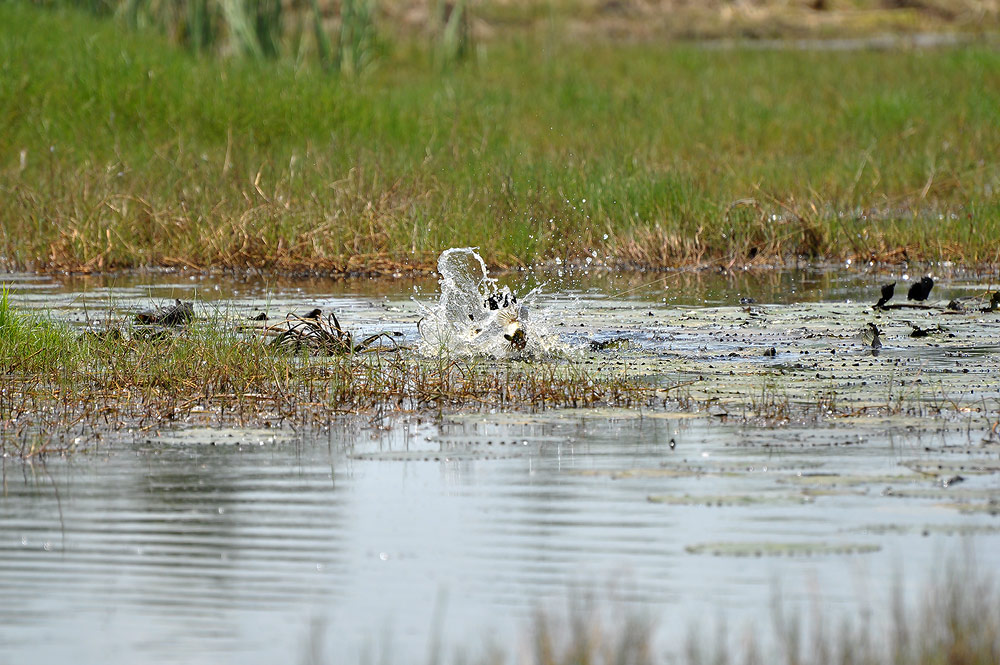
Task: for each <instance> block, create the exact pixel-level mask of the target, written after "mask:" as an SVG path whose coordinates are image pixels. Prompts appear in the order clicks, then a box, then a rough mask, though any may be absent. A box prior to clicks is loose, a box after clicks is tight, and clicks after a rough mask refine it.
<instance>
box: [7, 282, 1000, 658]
mask: <svg viewBox="0 0 1000 665" xmlns="http://www.w3.org/2000/svg"><path fill="white" fill-rule="evenodd" d="M909 277H910V276H907V278H909ZM502 279H503V280H504V281H506V282H507V283H510V284H512V285H513V286H514V287H515V288H516V289H519V290H522V291H523V290H528V289H530V288H531V287H533V286H535V285H537V284H538V283H544V285H543V286H542V288H541V289H540V291H539V292H538V294H537V296H536V298H535V300H536V303H535V305H534V306H535V307H536V308H537V311H538V312H541V314H538V315H540V316H544V317H547V320H548V321H549V323H550V329H551V330H553V331H555V332H554V334H556V335H558V337H559V339H560V340H561V341H562V342H563V343H564V344H565V345H566V346H567V347H568V348H570V349H580V353H582V354H587V353H589V352H588V351H586V347H587V345H588V344H589V343H590V342H591V341H600V340H607V339H614V338H623V339H628V340H630V346H629V347H628V349H626V350H624V351H609V352H607V353H609V354H616V355H615V356H614V357H615V358H616V359H617V360H616V362H621V363H623V364H624V365H625V366H629V367H632V368H633V369H635V371H638V372H639V373H641V374H644V375H646V376H648V377H649V380H650V381H653V382H663V383H664V384H665V385H669V384H671V383H672V382H685V381H687V380H688V379H691V377H697V378H699V379H702V380H706V379H705V377H706V376H707V377H708V379H707V380H711V379H712V377H715V378H716V379H717V383H716V384H714V387H713V388H712V389H711V390H715V391H716V392H718V393H719V396H718V399H715V398H714V397H713V398H712V399H705V400H704V401H703V402H700V404H702V406H700V407H699V406H697V404H698V402H697V400H696V399H695V397H697V396H693V397H692V399H695V403H696V405H695V406H693V407H691V408H686V409H680V408H666V407H659V408H656V407H649V408H642V409H574V410H550V411H541V412H521V411H512V412H498V411H497V410H495V409H489V408H483V409H481V410H475V411H471V412H463V413H452V414H448V413H445V414H443V415H439V414H414V413H411V414H398V415H392V416H388V417H385V418H379V419H373V418H371V417H369V416H364V415H361V416H337V417H335V418H334V419H333V420H332V422H331V423H330V426H329V427H328V428H322V429H309V430H299V431H297V430H295V429H294V428H291V427H287V426H286V427H281V428H268V429H258V430H243V429H236V428H232V427H222V426H220V427H213V426H208V427H206V426H204V425H197V426H191V425H185V424H183V423H178V424H177V425H176V426H174V427H171V428H165V429H160V430H158V431H148V432H140V431H126V432H118V433H116V434H114V435H113V436H112V435H109V436H108V437H106V438H105V439H103V440H102V441H101V442H100V443H99V444H95V445H94V446H92V447H91V449H90V450H89V451H87V452H85V453H80V454H75V455H71V456H68V457H55V456H50V457H47V458H44V459H36V460H33V461H30V462H25V461H21V460H18V459H16V458H13V457H10V456H5V457H4V458H3V460H2V471H3V475H2V491H0V594H2V597H3V598H4V602H3V603H0V664H2V663H19V662H74V663H133V662H137V661H138V662H146V663H170V662H178V663H180V662H183V663H230V662H232V663H237V662H239V663H274V662H330V663H356V662H373V663H374V662H392V663H412V662H419V663H427V662H453V661H454V659H455V657H456V654H464V655H465V656H467V657H468V658H469V659H470V660H472V661H473V662H477V659H479V658H481V657H483V656H484V655H485V654H489V653H491V652H493V651H495V650H500V651H502V652H503V653H505V654H507V657H508V658H509V659H511V660H514V659H516V658H517V657H518V656H519V655H521V654H523V653H524V652H525V651H526V650H527V649H529V648H530V635H531V628H532V625H533V622H535V621H536V617H537V612H538V611H543V612H546V613H547V614H548V615H549V616H555V617H559V616H563V617H564V616H566V615H567V614H572V613H573V610H572V609H569V610H568V609H567V607H568V606H570V605H573V603H579V602H581V601H580V599H581V598H587V597H592V598H594V599H597V603H598V606H599V607H601V608H602V611H603V612H605V613H607V614H608V615H609V616H610V617H611V618H610V619H608V620H610V621H614V619H615V618H616V617H621V616H626V615H630V616H641V617H643V618H646V619H648V620H650V621H651V622H652V624H653V625H654V626H655V627H656V644H657V649H660V650H662V652H663V653H664V654H667V655H670V654H674V655H677V654H680V653H682V652H683V647H684V644H685V641H686V640H687V639H688V638H689V637H690V636H691V635H692V634H693V633H697V634H701V635H703V636H705V637H706V638H707V639H709V640H714V639H717V637H718V635H719V633H718V631H717V626H719V625H720V623H721V622H725V625H726V626H728V628H729V631H728V632H727V634H728V635H729V638H728V639H731V640H735V641H737V642H738V641H739V640H741V639H743V637H744V636H746V635H755V636H757V637H758V641H759V642H761V643H763V644H766V643H767V635H768V634H769V632H770V631H769V627H770V620H769V612H770V610H769V608H771V607H772V606H773V604H774V602H775V600H776V599H780V600H781V602H782V603H783V604H784V605H785V607H788V608H791V609H792V611H793V612H799V611H801V612H802V613H803V615H805V614H809V613H816V612H819V613H821V614H823V615H824V616H826V617H829V618H830V619H836V620H839V619H840V618H841V617H845V616H847V617H854V616H860V615H861V613H863V612H868V613H869V615H870V616H874V617H875V620H876V621H878V620H880V619H879V617H888V615H889V610H888V608H889V607H890V606H891V604H892V602H893V598H894V597H895V596H894V594H899V593H902V594H903V596H904V598H906V599H908V600H912V601H916V600H917V598H918V597H919V596H920V594H921V593H923V591H924V590H925V589H926V588H927V584H928V582H929V581H934V580H935V579H938V578H940V576H941V575H943V574H944V573H943V572H942V571H943V570H944V569H945V568H946V567H947V562H948V561H949V560H950V559H951V558H952V557H955V556H963V557H968V556H969V555H970V553H971V554H972V555H973V557H974V558H975V559H976V561H977V565H979V566H981V567H982V568H983V569H991V568H994V569H995V567H996V566H997V565H998V564H1000V516H998V513H1000V503H998V500H1000V440H998V439H997V437H996V435H995V433H991V431H990V428H989V425H990V423H989V422H988V421H986V422H984V421H983V418H982V416H983V415H984V414H986V413H988V412H990V406H989V405H993V406H992V412H993V413H995V412H996V410H997V409H996V403H997V400H1000V392H998V391H1000V387H998V384H1000V378H998V376H1000V371H998V369H997V367H998V362H997V361H998V357H1000V347H998V346H997V341H996V340H997V332H1000V317H997V315H988V316H983V317H971V316H970V317H965V318H961V320H959V318H955V319H950V320H948V321H947V322H946V324H945V325H946V329H947V333H946V334H943V335H941V336H938V337H934V338H932V339H931V340H930V341H928V340H914V339H911V338H909V337H908V335H907V334H906V333H907V331H908V330H909V326H910V325H913V322H914V320H915V317H928V316H930V314H925V313H923V312H916V313H897V314H894V315H893V316H892V317H890V316H889V315H888V314H883V315H881V317H880V318H879V325H880V326H881V327H882V328H883V331H884V332H883V336H884V346H883V348H882V350H881V353H880V354H879V355H878V356H873V355H872V353H871V349H870V347H869V346H866V345H865V342H864V341H863V340H862V339H861V338H860V336H859V334H858V331H859V329H860V328H861V326H862V325H863V324H864V322H865V321H867V320H870V319H871V317H872V314H871V309H870V303H871V302H873V301H874V300H875V296H877V294H878V288H877V285H878V284H879V283H881V282H884V281H889V280H891V279H897V280H900V281H901V282H904V281H905V280H904V279H903V277H902V276H900V275H897V276H895V277H888V278H887V277H886V276H884V275H879V276H875V275H870V274H866V273H865V272H863V271H854V270H839V271H831V270H823V271H784V272H777V271H774V272H766V273H740V274H737V275H736V276H733V275H710V274H685V275H673V276H661V275H656V274H654V275H637V276H631V277H622V276H615V275H609V274H606V273H601V272H596V271H593V272H590V273H589V274H584V273H582V272H577V273H575V274H565V275H562V276H559V275H558V274H550V275H545V276H541V277H540V276H538V275H537V274H535V273H520V274H518V273H515V274H513V275H509V276H505V277H503V278H502ZM3 281H4V282H6V283H8V284H9V285H10V288H11V293H12V299H13V300H14V301H15V302H16V303H17V304H19V305H22V306H26V307H30V308H34V309H39V310H47V311H49V312H51V315H52V316H53V317H55V318H61V319H65V320H69V321H72V322H76V323H80V322H82V321H83V320H84V319H87V318H89V319H91V320H93V319H97V318H101V317H107V316H112V317H113V316H116V315H118V316H120V315H123V314H127V313H129V312H132V311H135V310H137V309H141V308H143V307H146V306H148V305H149V304H150V303H159V302H167V301H170V300H171V299H173V298H182V299H193V300H195V302H196V307H197V312H198V314H199V316H202V317H205V316H214V315H220V313H221V315H225V316H234V317H245V316H249V315H252V314H253V313H254V312H257V311H261V310H265V311H268V312H275V313H280V314H282V315H283V313H284V312H286V311H303V310H307V309H309V308H311V307H314V306H317V307H322V308H325V309H328V310H332V311H336V312H337V314H338V316H339V317H340V319H341V321H342V322H343V323H344V324H345V325H346V326H349V327H351V328H352V329H355V330H358V331H362V332H370V331H379V330H386V329H394V330H399V331H400V332H402V333H403V334H404V337H405V339H407V340H409V341H413V340H415V339H416V335H417V333H416V328H415V326H416V321H417V319H418V318H419V316H420V311H421V310H420V307H421V305H420V303H421V301H427V300H432V299H433V298H434V297H435V296H434V293H435V289H436V283H435V282H434V280H425V281H418V282H413V281H405V280H396V281H369V280H358V281H346V282H345V281H342V282H334V281H323V280H299V281H295V280H288V281H270V282H267V281H263V280H258V279H252V278H247V279H235V278H219V277H201V276H199V277H193V278H192V277H185V276H178V275H164V276H157V277H150V276H126V277H120V278H102V279H99V280H90V279H82V278H76V279H69V278H65V279H64V278H53V277H35V276H20V275H10V276H5V277H4V278H3ZM897 288H898V287H897ZM995 288H996V285H995V284H992V285H991V284H990V283H989V280H983V279H981V278H976V277H955V278H951V279H948V278H946V279H943V280H939V285H938V286H936V287H935V293H934V298H935V299H936V300H945V301H947V299H949V298H952V297H957V296H963V295H972V294H981V293H983V292H984V291H987V290H990V289H995ZM899 297H900V296H899V295H898V294H897V298H899ZM741 298H752V299H753V300H754V301H755V302H754V303H750V302H749V301H744V302H743V303H742V304H741V303H740V299H741ZM533 315H536V314H533ZM919 323H921V324H922V325H925V327H927V324H926V322H924V321H923V319H921V320H920V321H919ZM772 347H773V348H775V351H774V353H773V354H768V353H762V351H765V350H767V349H768V348H772ZM831 349H832V351H831ZM591 355H593V354H591ZM805 356H809V357H810V358H816V357H817V356H822V358H821V359H817V360H815V361H814V362H815V363H816V364H815V366H813V365H809V366H807V367H806V368H805V369H804V370H802V371H804V372H808V373H809V376H810V377H812V373H813V370H814V369H815V372H816V378H817V380H818V381H819V383H820V388H822V387H823V386H837V387H838V388H839V387H843V391H844V394H845V395H847V394H850V395H852V396H853V399H855V400H857V401H858V403H859V404H874V405H876V406H879V408H877V409H873V410H872V411H871V412H870V413H869V412H865V414H859V415H856V416H852V415H850V414H847V415H844V414H841V415H840V416H839V417H836V418H833V417H831V418H821V417H819V418H818V417H810V418H806V419H802V420H799V419H796V418H794V417H793V418H789V419H782V418H776V417H774V416H775V414H774V413H772V414H771V417H768V415H767V414H766V413H762V412H763V411H766V410H767V409H770V410H771V411H774V412H777V413H778V415H780V413H781V412H782V409H783V408H784V407H783V402H782V400H784V401H785V402H787V401H793V402H794V401H795V400H796V399H798V398H799V397H800V396H801V395H800V393H801V392H803V391H806V392H807V391H808V390H811V389H812V387H809V386H807V384H805V383H802V382H800V383H798V384H791V387H789V388H787V390H786V389H784V388H782V387H780V386H778V387H774V386H773V385H771V384H768V383H766V382H767V381H773V376H777V374H778V373H779V372H785V371H788V372H793V371H794V370H796V369H801V368H802V363H803V362H813V361H811V360H810V361H806V360H803V358H804V357H805ZM584 357H585V358H590V356H584ZM602 357H605V356H602ZM590 359H591V360H592V358H590ZM889 374H892V375H893V376H894V377H897V378H896V379H889V378H887V377H888V375H889ZM730 377H732V378H730ZM762 377H772V378H771V379H768V378H762ZM692 380H693V379H692ZM740 382H744V383H745V385H748V386H750V389H751V390H759V391H760V392H761V395H762V400H761V401H768V405H766V408H765V406H762V407H761V408H760V409H758V411H761V413H755V414H751V415H750V416H748V415H747V414H746V412H745V408H744V409H743V411H742V412H740V411H739V410H738V409H737V408H736V407H734V406H732V403H731V402H728V401H727V399H726V394H725V390H724V388H726V387H732V386H734V385H737V384H739V383H740ZM754 382H757V383H754ZM907 382H909V383H907ZM769 385H770V386H771V387H768V386H769ZM809 385H810V386H811V385H812V384H809ZM813 387H815V386H813ZM900 389H903V390H909V391H911V392H909V393H907V398H908V399H909V401H910V402H915V403H919V402H925V403H926V404H927V411H926V413H916V414H915V413H913V412H912V410H911V411H908V412H904V411H899V410H897V411H895V412H894V411H893V409H892V408H891V406H892V405H893V404H894V402H893V399H894V397H893V390H896V391H897V393H896V394H897V395H898V391H899V390H900ZM692 390H695V391H697V390H699V388H698V386H697V385H695V386H694V387H693V388H692ZM704 390H705V391H706V393H707V392H711V391H710V390H709V389H708V388H705V389H704ZM817 390H818V389H817ZM913 391H917V392H916V393H914V392H913ZM920 391H923V392H920ZM765 393H767V395H765ZM964 393H968V394H964ZM815 394H820V392H816V393H815ZM775 395H777V396H778V398H779V399H776V398H775ZM765 396H769V397H768V399H767V400H765V399H764V397H765ZM946 400H951V401H952V402H953V403H956V404H957V405H958V406H959V407H960V408H956V409H954V410H953V412H952V411H946V410H942V409H941V408H940V407H941V404H942V402H943V401H946ZM963 400H964V402H963ZM979 402H981V403H982V405H983V410H982V411H981V412H978V415H977V411H976V407H975V406H974V403H979ZM962 404H967V405H968V406H965V407H963V406H962ZM935 405H936V407H935ZM813 413H815V410H813ZM435 654H439V657H437V656H436V655H435Z"/></svg>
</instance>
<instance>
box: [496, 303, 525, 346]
mask: <svg viewBox="0 0 1000 665" xmlns="http://www.w3.org/2000/svg"><path fill="white" fill-rule="evenodd" d="M499 321H500V325H501V326H503V338H504V339H505V340H507V341H508V342H509V343H510V348H511V350H513V349H517V350H518V351H523V350H524V347H525V346H527V345H528V333H526V332H525V330H524V326H523V325H522V324H521V322H520V321H519V320H518V318H517V312H516V311H514V310H513V309H506V310H504V311H503V312H501V313H500V315H499Z"/></svg>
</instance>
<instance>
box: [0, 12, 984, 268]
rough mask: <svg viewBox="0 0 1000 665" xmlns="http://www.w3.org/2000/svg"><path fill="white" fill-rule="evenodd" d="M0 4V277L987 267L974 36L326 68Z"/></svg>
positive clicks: (421, 59)
mask: <svg viewBox="0 0 1000 665" xmlns="http://www.w3.org/2000/svg"><path fill="white" fill-rule="evenodd" d="M0 19H2V20H0V26H2V27H0V30H3V35H4V37H3V39H2V40H0V69H2V70H3V71H4V72H5V74H4V76H2V77H0V109H2V110H0V122H2V124H3V126H4V132H3V133H2V134H0V195H2V196H3V197H4V199H5V205H4V206H3V208H2V210H0V257H2V258H0V260H2V261H3V262H4V263H5V264H6V265H7V266H8V267H17V268H29V269H39V270H85V271H95V270H108V269H114V268H128V267H136V266H144V265H167V266H189V267H196V268H209V267H216V268H234V269H243V268H247V267H255V268H264V269H275V270H285V271H323V272H331V273H351V272H365V271H372V272H391V271H394V270H396V269H399V268H400V267H407V266H409V267H417V268H429V267H432V265H433V261H434V259H435V258H436V257H437V255H438V254H439V252H440V251H441V250H442V249H444V248H447V247H449V246H456V245H461V246H467V245H478V246H480V247H482V249H483V252H482V253H483V254H484V256H488V257H489V258H490V260H491V262H493V263H494V264H497V265H518V264H526V263H532V262H535V261H538V260H544V259H551V258H554V257H559V258H562V259H574V258H575V259H582V258H585V257H588V256H592V255H593V254H595V253H596V257H597V259H599V260H608V261H612V262H621V263H623V264H633V265H636V266H651V267H660V266H666V265H675V264H682V263H691V262H699V261H700V262H711V261H714V262H719V263H724V264H728V263H729V262H730V261H735V262H744V261H750V260H753V261H756V262H762V261H775V260H779V259H782V258H783V259H789V260H796V259H797V258H799V257H802V258H805V259H818V258H823V257H827V258H843V257H848V256H850V257H857V258H863V259H867V258H872V257H873V258H885V259H889V260H900V259H903V258H909V259H927V260H934V259H949V260H955V261H959V262H965V263H981V262H989V261H997V260H998V255H997V252H998V251H1000V250H998V249H997V245H996V243H995V242H993V241H992V239H993V238H996V237H1000V228H998V225H1000V201H998V198H997V194H996V192H997V191H998V188H1000V170H998V169H1000V166H998V163H997V161H996V160H995V159H994V155H996V154H1000V133H998V132H997V131H996V128H997V127H998V126H1000V111H998V109H1000V92H998V91H1000V78H998V77H1000V74H998V72H1000V55H998V54H997V52H996V51H995V50H991V49H989V48H980V47H967V48H959V49H944V50H934V51H912V52H854V53H837V52H823V53H809V52H804V53H803V52H795V53H792V52H752V51H747V52H736V53H733V52H725V53H720V52H711V51H705V50H700V49H698V48H696V47H691V46H672V47H669V46H656V45H618V46H614V47H612V46H609V45H606V44H592V45H589V46H587V47H586V48H581V47H574V46H568V45H564V44H563V45H560V44H559V43H551V44H550V43H544V42H540V41H535V40H532V39H527V40H524V41H516V42H500V43H494V44H489V45H488V46H484V47H483V48H482V49H480V51H481V53H480V54H479V56H478V57H477V58H475V59H473V60H472V61H470V62H468V63H467V64H466V65H464V66H459V67H454V68H451V69H449V70H447V71H442V70H441V69H440V68H438V67H435V66H434V65H433V59H434V57H433V53H432V52H430V51H428V50H426V49H424V48H416V47H409V46H405V45H402V44H397V45H396V46H395V47H393V48H392V49H391V50H390V52H388V53H387V54H386V58H387V60H385V61H384V62H382V63H381V64H380V65H379V66H378V67H377V68H375V70H374V71H372V72H370V73H369V75H368V76H366V77H364V78H363V79H361V80H343V79H339V78H335V77H330V76H328V75H326V74H324V73H323V71H322V70H321V69H320V68H316V67H304V68H296V67H294V66H293V65H292V64H290V63H285V62H283V61H282V62H276V63H266V62H265V63H258V62H254V61H246V60H241V61H222V62H219V61H208V60H204V59H198V58H194V57H192V56H188V55H185V54H184V53H181V52H178V51H176V50H174V49H173V48H171V47H169V46H167V45H166V44H162V43H159V41H158V40H157V39H156V38H155V37H152V36H150V35H145V34H141V35H138V36H134V35H133V36H130V35H122V34H121V33H120V32H119V30H117V29H116V28H115V27H114V26H113V25H112V24H110V23H105V22H99V21H95V20H93V19H89V18H87V17H84V16H82V15H78V14H74V13H71V12H64V11H40V10H38V9H34V8H30V7H25V6H23V5H20V4H5V5H3V6H2V7H0ZM845 73H849V76H848V75H846V74H845ZM605 236H607V237H605ZM592 258H593V257H592Z"/></svg>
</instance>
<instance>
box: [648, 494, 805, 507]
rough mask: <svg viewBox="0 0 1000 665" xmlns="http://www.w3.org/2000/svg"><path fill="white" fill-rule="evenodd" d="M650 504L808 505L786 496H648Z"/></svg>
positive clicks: (803, 498) (803, 501)
mask: <svg viewBox="0 0 1000 665" xmlns="http://www.w3.org/2000/svg"><path fill="white" fill-rule="evenodd" d="M646 500H647V501H649V502H650V503H664V504H667V505H670V506H710V507H712V506H717V507H723V506H726V507H729V506H759V505H780V504H788V503H808V502H809V499H808V498H807V497H805V496H801V495H799V496H791V495H788V494H782V495H774V494H763V495H756V494H702V495H691V494H683V495H676V494H650V495H649V496H647V497H646Z"/></svg>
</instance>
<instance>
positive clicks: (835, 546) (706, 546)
mask: <svg viewBox="0 0 1000 665" xmlns="http://www.w3.org/2000/svg"><path fill="white" fill-rule="evenodd" d="M684 549H685V551H686V552H687V553H688V554H711V555H712V556H738V557H762V556H823V555H830V554H870V553H872V552H878V551H879V550H880V549H882V548H881V547H880V546H879V545H873V544H870V543H801V542H800V543H773V542H760V543H702V544H699V545H689V546H688V547H686V548H684Z"/></svg>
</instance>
